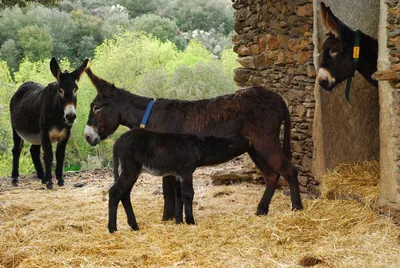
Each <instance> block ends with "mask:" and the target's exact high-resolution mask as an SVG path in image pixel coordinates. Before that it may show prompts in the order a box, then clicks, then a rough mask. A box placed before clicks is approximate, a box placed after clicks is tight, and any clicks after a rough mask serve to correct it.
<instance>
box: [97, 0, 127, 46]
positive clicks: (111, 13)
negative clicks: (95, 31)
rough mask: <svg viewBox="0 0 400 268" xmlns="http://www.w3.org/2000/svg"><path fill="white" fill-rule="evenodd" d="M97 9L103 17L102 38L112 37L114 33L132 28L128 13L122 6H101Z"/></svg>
mask: <svg viewBox="0 0 400 268" xmlns="http://www.w3.org/2000/svg"><path fill="white" fill-rule="evenodd" d="M99 11H100V12H101V13H102V16H103V18H104V22H103V25H102V27H101V32H102V36H103V38H105V39H109V38H112V37H113V36H114V35H116V34H121V33H123V32H124V31H126V30H129V29H131V28H132V27H131V25H132V21H131V20H130V19H129V15H128V13H127V11H126V9H125V8H124V7H122V6H120V5H118V6H112V7H103V8H102V9H100V10H99Z"/></svg>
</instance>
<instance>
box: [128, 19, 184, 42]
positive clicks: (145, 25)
mask: <svg viewBox="0 0 400 268" xmlns="http://www.w3.org/2000/svg"><path fill="white" fill-rule="evenodd" d="M133 28H134V29H135V30H137V31H143V32H146V33H149V34H151V35H153V36H155V37H157V38H159V39H160V40H161V41H162V42H165V41H167V40H169V41H171V42H172V43H174V44H175V45H176V46H177V47H178V48H180V49H184V47H185V39H184V37H183V36H182V35H181V34H180V33H179V29H178V26H177V25H176V23H175V21H173V20H171V19H168V18H162V17H160V16H158V15H154V14H145V15H141V16H139V17H137V18H136V19H135V20H134V23H133Z"/></svg>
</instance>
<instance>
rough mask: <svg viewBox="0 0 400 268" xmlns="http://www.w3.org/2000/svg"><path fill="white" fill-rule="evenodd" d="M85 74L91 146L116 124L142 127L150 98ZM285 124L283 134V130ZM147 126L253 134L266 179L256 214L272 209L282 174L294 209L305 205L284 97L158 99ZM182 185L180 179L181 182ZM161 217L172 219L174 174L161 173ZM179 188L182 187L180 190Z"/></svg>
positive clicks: (256, 92) (265, 93)
mask: <svg viewBox="0 0 400 268" xmlns="http://www.w3.org/2000/svg"><path fill="white" fill-rule="evenodd" d="M86 73H87V74H88V76H89V78H90V79H91V81H92V83H93V85H94V86H95V87H96V89H97V91H98V94H97V96H96V97H95V98H94V100H93V102H92V104H91V107H90V114H89V118H88V122H87V126H88V128H89V127H90V128H91V129H93V131H94V132H95V134H93V133H92V134H93V135H92V134H90V133H89V131H88V133H85V135H86V136H87V137H86V138H87V140H88V142H89V143H90V144H91V145H93V146H94V145H96V144H98V143H99V142H100V141H101V140H103V139H105V138H107V137H108V136H109V135H111V134H112V133H113V132H114V131H115V130H116V129H117V127H118V126H119V125H120V124H121V125H125V126H127V127H129V128H134V127H138V126H139V124H140V121H141V120H142V117H143V115H144V112H145V110H146V106H147V104H148V103H149V101H150V99H149V98H146V97H141V96H138V95H135V94H132V93H129V92H127V91H125V90H123V89H119V88H117V87H115V86H114V85H112V84H110V83H108V82H107V81H105V80H103V79H101V78H99V77H97V76H95V75H94V74H93V72H92V71H91V70H90V68H87V69H86ZM283 122H285V123H284V131H283V133H284V139H283V146H281V143H280V139H279V135H280V129H281V126H282V123H283ZM146 129H149V130H152V131H158V132H169V133H189V134H197V135H201V136H207V135H215V136H226V135H230V134H239V135H242V136H246V137H249V138H250V140H251V142H252V145H253V147H252V148H251V150H250V151H249V155H250V157H251V158H252V160H253V161H254V163H255V164H256V165H257V167H258V168H259V169H260V170H261V171H262V172H263V174H264V176H265V179H266V180H267V187H266V189H265V192H264V195H263V198H262V199H261V201H260V204H259V205H258V208H257V212H256V214H257V215H265V214H267V213H268V209H269V204H270V201H271V199H272V196H273V194H274V191H275V188H276V185H277V181H278V179H279V174H282V176H283V177H284V178H285V179H286V180H287V181H288V182H289V185H290V192H291V199H292V208H293V209H302V204H301V200H300V191H299V183H298V179H297V169H296V168H295V166H294V165H293V164H292V163H291V162H290V159H291V156H292V155H291V145H290V136H291V133H290V131H291V122H290V115H289V111H288V108H287V106H286V104H285V102H284V101H283V99H282V98H281V97H280V96H279V95H278V94H276V93H275V92H273V91H270V90H267V89H265V88H263V87H260V86H253V87H249V88H246V89H242V90H238V91H237V92H236V93H235V94H229V95H224V96H220V97H216V98H213V99H207V100H196V101H180V100H169V99H158V100H157V101H156V102H155V103H154V105H153V110H152V112H151V114H150V117H149V120H148V123H147V125H146ZM178 187H179V184H178ZM163 192H164V201H165V206H164V214H163V220H169V219H172V218H173V212H174V210H175V208H174V202H175V201H174V193H175V177H174V176H165V177H164V178H163ZM176 192H179V189H178V190H176Z"/></svg>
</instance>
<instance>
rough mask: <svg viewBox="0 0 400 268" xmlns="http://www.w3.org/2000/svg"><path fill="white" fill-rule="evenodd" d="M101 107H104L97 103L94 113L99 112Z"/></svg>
mask: <svg viewBox="0 0 400 268" xmlns="http://www.w3.org/2000/svg"><path fill="white" fill-rule="evenodd" d="M101 109H103V107H102V106H97V105H95V106H93V112H94V113H97V112H99V111H100V110H101Z"/></svg>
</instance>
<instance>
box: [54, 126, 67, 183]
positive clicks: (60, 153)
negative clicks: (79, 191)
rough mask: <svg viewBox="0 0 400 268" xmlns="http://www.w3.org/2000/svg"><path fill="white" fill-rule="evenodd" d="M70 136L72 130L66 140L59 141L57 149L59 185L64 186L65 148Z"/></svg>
mask: <svg viewBox="0 0 400 268" xmlns="http://www.w3.org/2000/svg"><path fill="white" fill-rule="evenodd" d="M69 136H70V132H69V131H68V134H67V135H66V137H65V139H64V140H61V141H59V142H58V143H57V150H56V161H57V164H56V178H57V184H58V186H64V179H63V171H64V159H65V148H66V147H67V142H68V139H69Z"/></svg>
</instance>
